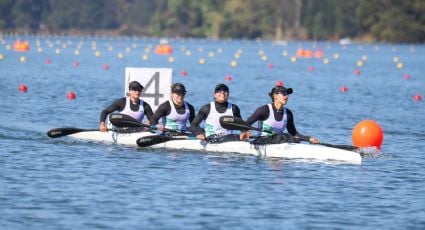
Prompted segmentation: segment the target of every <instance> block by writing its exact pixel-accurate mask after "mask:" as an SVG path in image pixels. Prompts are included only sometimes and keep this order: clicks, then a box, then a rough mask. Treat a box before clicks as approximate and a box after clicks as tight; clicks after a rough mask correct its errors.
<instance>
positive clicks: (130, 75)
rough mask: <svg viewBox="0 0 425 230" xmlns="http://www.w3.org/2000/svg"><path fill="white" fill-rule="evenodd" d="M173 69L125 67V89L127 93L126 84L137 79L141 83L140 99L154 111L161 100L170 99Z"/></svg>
mask: <svg viewBox="0 0 425 230" xmlns="http://www.w3.org/2000/svg"><path fill="white" fill-rule="evenodd" d="M172 78H173V70H172V69H169V68H136V67H126V68H125V90H124V92H125V93H124V95H127V94H128V84H130V82H132V81H138V82H139V83H140V84H142V85H143V87H144V89H143V92H142V99H143V100H144V101H146V102H147V103H148V104H149V105H150V106H151V107H152V110H153V111H155V110H156V108H157V107H158V106H159V105H160V104H161V103H163V102H165V101H167V100H168V99H170V94H171V82H172Z"/></svg>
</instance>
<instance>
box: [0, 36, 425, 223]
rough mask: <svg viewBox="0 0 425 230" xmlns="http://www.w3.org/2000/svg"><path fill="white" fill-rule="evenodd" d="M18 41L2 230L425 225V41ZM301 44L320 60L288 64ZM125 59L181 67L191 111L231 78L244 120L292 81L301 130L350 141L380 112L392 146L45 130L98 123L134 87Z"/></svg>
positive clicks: (8, 82)
mask: <svg viewBox="0 0 425 230" xmlns="http://www.w3.org/2000/svg"><path fill="white" fill-rule="evenodd" d="M16 39H17V37H14V36H3V38H0V70H1V71H0V79H1V80H0V89H1V90H0V115H1V119H0V142H1V154H0V216H1V217H0V226H1V229H78V228H84V229H317V228H323V229H359V228H361V229H424V228H425V218H424V216H425V196H424V194H425V182H424V181H425V179H424V178H425V157H424V153H425V145H424V142H425V134H424V127H425V119H424V117H425V116H424V115H425V102H424V101H423V100H418V101H415V100H414V99H413V96H414V95H415V94H419V95H422V96H424V94H425V75H424V73H425V65H424V63H425V46H423V45H414V46H413V45H387V44H371V45H370V44H350V45H348V46H341V45H339V44H336V43H313V42H289V43H287V44H274V43H272V42H269V41H243V40H237V41H222V40H220V41H213V40H191V39H186V40H183V39H174V40H170V43H171V45H173V48H174V53H173V54H172V57H173V58H174V61H173V62H171V61H170V60H169V59H168V58H169V57H168V56H158V55H155V54H154V52H153V50H154V48H155V45H156V44H158V42H159V41H158V40H157V39H150V38H104V37H54V36H51V37H21V39H29V41H30V45H31V49H30V51H29V52H25V53H18V52H14V51H13V49H12V48H13V42H14V41H15V40H16ZM37 44H38V46H37ZM299 48H304V49H311V50H318V49H322V50H323V54H324V56H323V57H322V58H297V60H296V61H294V60H292V61H291V58H292V57H293V56H295V54H296V51H297V49H299ZM76 50H78V52H79V53H78V55H76V54H75V51H76ZM119 55H122V58H119V57H118V56H119ZM144 55H146V56H145V58H143V56H144ZM201 58H203V59H204V60H205V64H199V60H200V59H201ZM23 59H25V60H23ZM326 59H327V60H328V63H327V64H325V63H324V62H326V61H325V60H326ZM232 61H236V62H237V66H235V67H232V66H231V65H230V63H231V62H232ZM359 61H363V65H361V66H359V65H358V64H360V63H358V62H359ZM399 63H402V64H399ZM397 65H399V66H398V67H397ZM127 66H131V67H169V68H173V70H174V72H173V73H174V74H173V81H174V82H182V83H184V84H185V85H186V88H187V89H188V94H187V97H186V99H187V100H188V101H189V102H191V103H192V104H193V105H194V106H195V109H196V110H198V109H199V108H200V107H201V106H202V105H204V104H206V103H208V102H209V101H210V100H212V98H213V89H214V87H215V85H216V84H217V83H220V82H224V81H225V80H226V78H227V80H230V79H229V77H231V81H227V82H226V83H228V85H229V86H230V90H231V92H230V99H231V101H232V102H234V103H236V104H237V105H239V107H240V108H241V110H242V116H243V117H244V118H246V117H247V116H249V115H250V113H251V112H253V111H254V110H255V109H256V108H257V107H258V106H260V105H263V104H265V103H269V101H270V99H269V97H268V95H267V93H268V92H269V91H270V89H271V88H272V87H273V86H274V85H275V83H276V82H277V81H279V80H281V81H283V82H284V84H285V86H288V87H292V88H294V94H292V95H291V96H290V98H289V102H288V105H287V106H288V108H290V109H291V110H292V111H293V112H294V114H295V123H296V126H297V129H298V131H300V132H301V133H303V134H307V135H313V136H316V137H318V138H319V139H321V141H322V142H327V143H335V144H352V143H351V130H352V128H353V127H354V126H355V125H356V124H357V123H358V122H360V121H362V120H365V119H372V120H375V121H376V122H378V123H379V124H380V125H381V127H382V128H383V130H384V135H385V139H384V143H383V146H382V154H381V155H379V156H374V157H372V156H369V157H365V158H364V159H363V162H362V164H361V165H347V164H335V163H323V162H319V163H318V162H310V161H296V160H278V159H273V160H272V159H260V158H257V157H250V156H241V155H237V154H217V153H211V154H201V153H196V152H179V151H164V152H161V151H146V150H142V149H138V148H133V147H125V146H116V145H108V144H98V143H86V142H79V141H76V140H73V139H70V138H66V137H65V138H60V139H49V138H48V137H47V136H46V132H47V131H48V130H49V129H52V128H58V127H79V128H97V127H98V123H99V116H100V112H101V111H102V109H103V108H104V107H106V106H107V105H109V104H110V103H111V102H112V101H113V100H115V99H117V98H119V97H122V96H123V90H124V71H125V67H127ZM356 70H358V71H360V74H355V71H356ZM182 71H186V72H187V76H181V72H182ZM407 75H409V76H410V78H408V76H407ZM407 78H408V79H407ZM21 84H25V85H27V87H28V91H27V92H26V93H22V92H20V91H19V86H20V85H21ZM343 86H346V87H347V88H348V91H347V92H345V93H343V92H341V91H340V88H341V87H343ZM69 91H74V92H75V93H76V95H77V98H76V99H75V100H69V99H67V93H68V92H69Z"/></svg>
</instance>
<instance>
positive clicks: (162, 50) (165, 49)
mask: <svg viewBox="0 0 425 230" xmlns="http://www.w3.org/2000/svg"><path fill="white" fill-rule="evenodd" d="M155 53H156V54H159V55H169V54H172V53H173V48H172V47H171V45H169V44H159V45H157V46H156V47H155Z"/></svg>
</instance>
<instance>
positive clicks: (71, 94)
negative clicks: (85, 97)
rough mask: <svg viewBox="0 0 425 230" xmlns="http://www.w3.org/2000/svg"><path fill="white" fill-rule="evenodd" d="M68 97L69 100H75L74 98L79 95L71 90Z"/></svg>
mask: <svg viewBox="0 0 425 230" xmlns="http://www.w3.org/2000/svg"><path fill="white" fill-rule="evenodd" d="M66 97H67V98H68V99H69V100H73V99H75V98H76V97H77V95H76V94H75V93H74V92H72V91H70V92H69V93H68V95H67V96H66Z"/></svg>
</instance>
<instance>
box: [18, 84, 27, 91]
mask: <svg viewBox="0 0 425 230" xmlns="http://www.w3.org/2000/svg"><path fill="white" fill-rule="evenodd" d="M27 90H28V88H27V86H26V85H25V84H21V85H20V86H19V91H21V92H23V93H26V92H27Z"/></svg>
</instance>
